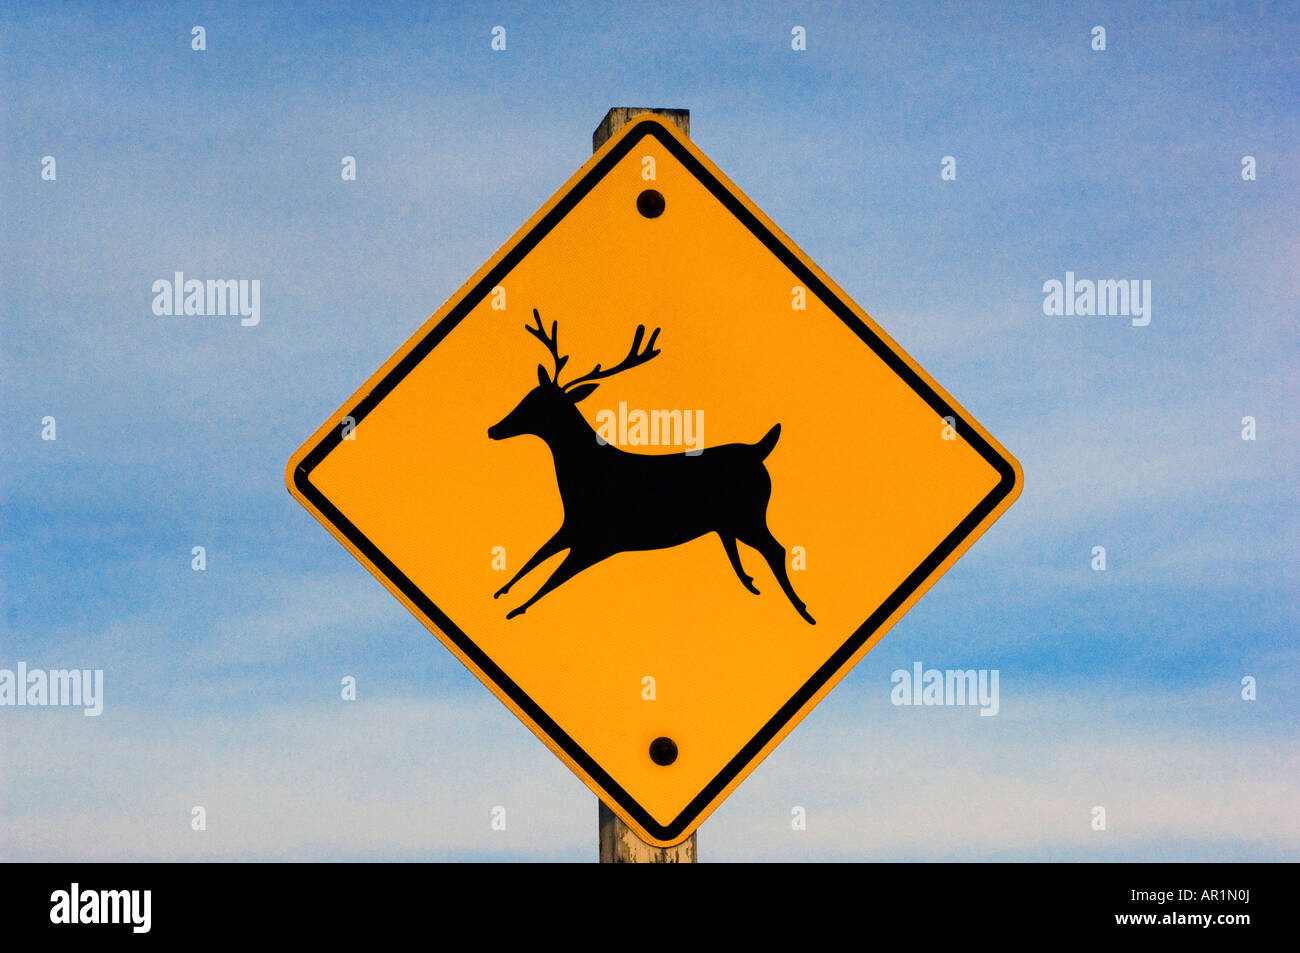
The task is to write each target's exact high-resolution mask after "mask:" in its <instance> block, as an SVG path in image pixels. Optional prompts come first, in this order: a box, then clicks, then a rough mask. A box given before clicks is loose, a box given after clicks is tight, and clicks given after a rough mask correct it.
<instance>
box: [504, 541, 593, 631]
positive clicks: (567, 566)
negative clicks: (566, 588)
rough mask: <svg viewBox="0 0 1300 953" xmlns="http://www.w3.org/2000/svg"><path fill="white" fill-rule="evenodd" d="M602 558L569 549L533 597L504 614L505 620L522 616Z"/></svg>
mask: <svg viewBox="0 0 1300 953" xmlns="http://www.w3.org/2000/svg"><path fill="white" fill-rule="evenodd" d="M604 558H605V557H604V556H592V555H591V554H590V553H578V552H576V551H574V550H572V549H570V550H569V555H567V556H565V557H564V561H563V562H561V563H560V564H559V565H558V566H556V567H555V572H553V573H551V578H549V579H547V580H546V582H544V583H542V588H540V589H538V590H537V591H536V592H535V593H533V597H532V598H531V599H529V600H528V601H527V602H525V603H524V604H523V605H520V606H516V607H515V608H513V609H511V610H510V611H509V612H508V613H506V618H507V619H513V618H514V617H515V616H517V615H523V614H524V613H525V612H527V611H528V607H529V606H531V605H532V604H533V603H534V602H536V601H537V600H538V599H540V598H542V596H544V595H546V594H547V593H548V592H550V591H551V590H552V589H554V588H555V587H556V586H558V585H560V583H562V582H566V581H568V580H569V579H572V578H573V577H574V576H576V575H577V574H578V573H580V572H582V571H583V570H584V569H586V568H587V567H588V566H592V565H594V564H596V563H598V562H600V561H601V560H602V559H604Z"/></svg>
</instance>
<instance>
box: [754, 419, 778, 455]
mask: <svg viewBox="0 0 1300 953" xmlns="http://www.w3.org/2000/svg"><path fill="white" fill-rule="evenodd" d="M780 436H781V425H780V424H777V425H776V426H775V427H773V428H772V429H771V430H769V431H768V432H767V435H766V436H765V437H763V439H762V440H760V441H759V442H758V443H756V444H754V449H755V450H757V451H758V459H760V460H766V459H767V455H768V454H769V453H771V452H772V448H773V447H775V446H776V441H777V440H778V439H779V438H780Z"/></svg>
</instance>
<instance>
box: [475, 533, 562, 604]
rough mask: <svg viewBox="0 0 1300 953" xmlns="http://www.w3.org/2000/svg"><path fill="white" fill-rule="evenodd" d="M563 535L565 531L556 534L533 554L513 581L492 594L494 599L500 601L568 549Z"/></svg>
mask: <svg viewBox="0 0 1300 953" xmlns="http://www.w3.org/2000/svg"><path fill="white" fill-rule="evenodd" d="M563 533H564V530H560V532H558V533H556V534H555V535H554V536H552V537H551V538H550V539H548V540H547V541H546V542H544V543H542V548H541V549H539V550H538V551H537V552H535V553H533V555H532V556H531V557H530V558H529V560H528V562H526V563H524V567H523V568H522V569H520V570H519V571H518V572H517V573H515V576H514V578H513V579H511V580H510V581H509V582H508V583H506V584H505V585H504V586H502V587H501V588H500V589H498V590H497V591H496V592H494V593H493V594H492V598H493V599H500V598H501V597H502V596H504V595H505V594H506V593H507V592H509V591H510V587H511V586H513V585H514V584H515V583H517V582H518V581H519V580H520V579H523V578H524V576H526V575H528V574H529V573H530V572H532V571H533V570H534V569H536V568H537V567H538V566H539V565H540V564H541V563H543V562H545V561H546V560H548V559H550V558H551V557H552V556H554V555H555V554H556V553H558V552H559V551H560V550H562V549H568V548H569V544H568V543H566V542H564V541H563V540H562V539H560V537H561V536H562V535H563Z"/></svg>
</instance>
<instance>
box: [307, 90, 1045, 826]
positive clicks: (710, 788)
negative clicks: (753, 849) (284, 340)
mask: <svg viewBox="0 0 1300 953" xmlns="http://www.w3.org/2000/svg"><path fill="white" fill-rule="evenodd" d="M945 418H947V419H945ZM287 480H288V484H289V489H290V491H291V492H292V493H293V495H294V496H295V497H296V498H297V499H298V500H299V501H300V502H301V503H302V504H303V505H304V506H305V507H307V509H308V510H310V511H311V513H312V514H313V515H314V516H315V517H316V518H317V519H319V520H320V521H321V523H323V524H324V525H325V527H326V528H327V529H329V531H330V532H332V533H333V534H334V535H335V536H336V537H337V538H338V540H339V541H340V542H341V543H343V545H345V546H346V547H347V548H348V549H349V550H350V551H351V552H352V554H353V555H355V556H356V557H357V559H359V560H360V561H361V562H362V564H364V565H365V566H366V568H367V569H369V570H370V571H371V572H372V573H374V575H375V576H376V577H377V578H378V579H379V580H380V581H381V582H382V583H383V584H384V585H385V586H387V587H388V589H389V590H390V591H391V592H392V593H393V595H395V596H396V597H397V598H398V599H400V600H401V601H402V602H403V603H404V604H405V605H406V607H407V608H408V609H410V610H411V612H413V613H415V615H416V616H417V617H418V618H419V619H420V620H421V621H422V622H423V623H424V624H425V625H426V626H428V627H429V629H430V630H431V631H432V632H433V633H434V634H435V635H436V636H437V637H438V638H439V639H440V640H441V641H442V642H443V644H444V645H446V646H447V648H448V649H450V650H451V651H452V652H453V653H454V654H455V655H456V657H457V658H459V659H460V660H461V661H462V662H463V663H464V664H465V665H466V666H468V667H469V668H470V670H471V671H473V672H474V674H475V675H477V676H478V678H479V679H480V680H482V682H483V683H484V684H485V685H487V686H488V687H489V688H490V689H491V690H492V691H493V692H494V693H496V695H497V697H499V698H500V699H501V701H502V702H504V703H505V704H506V705H507V706H508V707H509V708H510V710H511V711H513V712H514V713H515V714H516V715H517V716H518V717H519V718H520V719H522V720H523V721H524V723H525V724H527V725H528V726H529V727H530V728H531V729H532V730H533V731H534V732H535V733H536V734H537V736H538V737H539V738H541V739H542V740H543V741H544V742H545V743H546V744H547V745H548V746H549V747H550V748H551V750H553V751H554V752H555V753H556V755H558V756H559V757H560V758H561V759H562V760H563V761H564V762H565V763H566V764H567V765H568V766H569V767H570V768H572V769H573V771H574V772H575V773H577V774H578V776H579V777H581V778H582V780H583V781H584V782H586V784H587V785H588V786H589V787H590V788H591V789H592V790H593V791H594V792H595V793H596V794H597V795H598V796H599V797H600V798H601V799H602V800H604V801H605V803H607V804H608V805H609V806H610V807H611V808H612V809H613V810H614V811H615V812H616V813H617V814H618V815H619V816H620V817H621V818H622V819H623V820H624V821H625V822H626V823H627V824H628V825H630V826H631V827H632V829H633V830H635V831H636V832H637V834H638V835H639V836H640V837H641V838H643V839H644V840H646V841H649V842H651V843H654V844H659V845H661V846H666V845H669V844H674V843H677V842H679V841H681V840H683V839H684V838H685V837H687V836H688V835H689V834H690V833H691V832H692V831H693V830H694V829H695V828H696V827H697V826H698V825H699V824H700V822H701V821H702V820H703V819H704V818H705V817H706V816H708V814H709V813H710V812H711V811H712V810H713V809H714V808H715V807H717V805H718V804H719V803H720V802H721V801H722V800H723V798H725V797H726V796H727V795H728V794H729V793H730V792H731V791H732V790H733V789H734V788H735V787H736V785H737V784H739V783H740V781H741V780H742V779H743V778H744V777H745V776H746V775H747V774H748V773H749V772H750V771H752V770H753V769H754V767H755V765H757V764H758V762H759V761H760V760H761V759H762V758H763V757H764V756H765V755H766V754H767V753H768V752H769V751H771V750H772V748H774V747H775V746H776V745H777V744H778V743H779V742H780V741H781V739H782V738H784V737H785V735H786V734H788V733H789V731H790V730H791V729H792V728H793V727H794V725H795V724H796V723H797V722H798V721H799V719H801V718H802V717H803V716H804V715H805V714H807V713H808V711H809V710H811V709H812V707H813V706H814V705H815V704H817V702H818V701H820V700H821V698H822V697H823V696H824V695H825V694H826V693H827V692H828V691H830V689H831V688H832V687H833V686H834V685H835V683H836V682H838V681H839V680H840V679H841V678H843V677H844V675H845V674H846V673H847V672H848V671H849V669H850V668H852V666H853V665H854V664H855V663H856V662H857V661H858V660H859V659H860V658H862V656H863V655H865V654H866V653H867V651H868V650H869V649H870V648H871V647H872V646H873V645H874V644H875V643H876V642H877V641H878V640H879V639H880V637H881V636H882V635H883V634H884V633H885V632H886V631H887V630H888V629H889V627H890V626H891V625H893V623H894V622H896V621H897V620H898V619H899V617H901V616H902V614H903V613H904V612H906V611H907V610H908V609H909V608H910V607H911V606H912V604H913V603H915V602H916V600H917V599H918V598H920V596H921V594H922V593H923V592H925V590H926V589H928V588H929V587H930V586H931V585H932V584H933V583H934V581H935V580H936V579H937V578H938V577H939V576H940V575H941V574H942V573H943V572H944V571H945V570H947V568H948V567H949V566H951V565H952V563H953V562H954V561H955V560H956V559H957V558H958V557H959V556H960V555H961V554H962V553H963V552H964V551H965V550H966V549H967V548H968V547H969V546H970V545H971V544H972V543H973V542H974V540H975V539H976V538H977V537H978V536H979V535H980V534H981V533H983V532H984V530H986V529H987V528H988V527H989V525H991V524H992V523H993V521H994V520H996V519H997V518H998V517H999V516H1000V515H1001V514H1002V513H1003V512H1004V511H1005V510H1006V509H1007V507H1009V506H1010V505H1011V503H1012V501H1013V500H1014V499H1015V497H1016V496H1017V494H1018V493H1019V491H1020V484H1021V474H1020V467H1019V465H1018V464H1017V463H1016V461H1015V460H1014V459H1013V458H1012V457H1011V456H1010V455H1009V454H1008V453H1007V452H1006V451H1005V450H1004V449H1003V448H1002V447H1001V446H1000V445H999V444H998V443H997V441H995V440H994V439H993V438H992V437H991V436H990V435H989V434H988V433H987V432H986V431H985V430H984V428H983V427H981V426H980V425H979V424H978V423H977V422H976V421H975V420H974V419H973V418H972V417H971V416H970V415H969V414H968V413H966V411H965V410H963V409H962V408H961V406H960V405H958V404H957V402H956V401H954V400H953V399H952V397H950V396H949V395H948V394H947V393H946V392H945V391H944V390H943V389H942V388H941V387H940V386H939V385H938V384H936V383H935V382H934V381H933V380H932V379H931V378H930V377H929V375H928V374H926V373H925V371H923V370H922V369H921V368H920V367H918V366H917V364H916V363H915V362H914V361H913V360H912V359H911V358H910V357H908V356H907V355H906V354H904V353H903V351H902V350H901V349H900V348H899V347H898V346H897V345H896V344H894V342H893V341H891V340H890V339H889V338H888V337H887V336H886V335H885V333H884V332H883V331H881V330H880V328H878V327H877V326H876V324H875V323H874V322H873V321H872V320H871V318H869V317H868V316H867V315H866V313H865V312H863V311H862V309H861V308H859V307H858V306H857V305H855V304H854V303H853V302H852V301H850V300H849V298H848V297H847V296H846V295H845V294H844V293H843V292H842V291H840V289H839V288H837V287H836V286H835V284H834V283H833V282H832V281H831V280H830V279H829V278H828V277H826V276H825V275H824V274H823V273H822V272H821V271H820V270H819V269H818V268H817V266H816V265H814V264H813V263H812V262H811V261H810V260H809V259H808V257H807V256H805V255H804V254H803V253H802V252H801V251H800V250H799V249H798V248H796V247H795V246H794V244H793V243H792V242H791V241H790V240H789V239H788V238H786V237H785V235H784V234H782V232H781V231H780V230H779V229H777V227H776V226H775V225H773V224H772V223H771V222H770V221H769V220H768V219H767V217H766V216H764V215H763V213H762V212H761V211H759V210H758V208H756V207H755V206H754V204H753V203H752V202H750V201H749V199H748V198H746V197H745V196H744V195H743V194H742V193H741V192H740V190H739V189H737V188H736V187H735V186H734V185H733V184H732V183H731V182H730V181H729V180H728V179H727V178H726V176H724V175H723V174H722V173H721V172H720V171H719V170H718V169H717V168H716V167H715V166H714V165H713V163H712V162H710V161H709V160H708V158H706V157H705V156H704V154H703V153H702V152H700V150H699V149H698V148H696V147H695V145H693V144H692V143H691V142H690V141H689V140H687V139H685V138H684V137H683V136H682V135H681V134H680V133H678V132H677V130H676V129H675V128H673V127H672V126H671V125H668V124H665V123H664V122H661V121H660V120H659V119H657V118H655V117H653V116H649V115H647V116H643V117H638V118H637V119H636V120H634V121H633V122H631V123H629V124H628V125H627V126H625V127H624V129H623V130H622V131H621V132H620V133H619V134H618V135H616V136H614V137H613V138H611V139H610V141H609V142H608V143H606V144H605V145H604V146H603V147H602V148H601V149H600V151H599V152H598V153H596V155H594V156H593V157H592V159H591V160H590V161H589V162H587V163H586V164H585V165H584V166H583V167H582V168H581V169H579V170H578V172H577V173H576V174H575V175H574V176H573V178H571V179H570V180H569V181H568V182H567V183H566V184H565V185H564V187H563V188H562V189H560V190H559V192H557V193H556V194H555V196H554V197H553V198H552V199H551V200H550V201H549V202H547V203H546V205H545V206H544V207H543V208H542V209H541V210H540V211H538V212H537V214H536V215H534V216H533V217H532V219H530V220H529V221H528V223H527V224H526V225H524V226H523V228H521V229H520V230H519V231H518V232H517V233H516V234H515V235H514V236H513V237H512V238H511V239H510V241H508V242H507V243H506V244H505V246H504V247H503V248H502V249H501V250H500V251H498V252H497V253H496V255H494V256H493V257H492V259H491V260H490V261H489V262H488V263H487V264H485V265H484V266H483V267H482V268H481V269H480V270H479V271H478V273H477V274H475V275H474V277H473V278H471V279H470V280H469V282H467V283H466V284H465V286H464V287H463V288H461V289H460V290H459V291H458V292H457V293H456V294H455V295H454V296H453V297H452V299H451V300H450V301H448V302H447V303H446V304H445V305H444V306H443V307H442V309H441V310H439V311H438V313H437V314H435V315H434V316H433V317H431V318H430V319H429V320H428V321H427V322H426V323H425V324H424V326H423V327H421V328H420V329H419V330H418V331H417V332H416V333H415V335H414V336H413V337H412V338H411V339H410V340H409V341H407V342H406V344H404V345H403V346H402V348H401V349H400V350H398V352H397V353H396V354H394V355H393V356H392V357H391V358H390V359H389V360H388V361H387V363H385V364H384V366H383V367H381V368H380V369H379V370H378V371H376V372H375V373H374V374H373V375H372V376H371V378H370V379H369V380H368V381H366V383H365V384H364V385H363V386H362V387H361V388H360V389H359V390H358V391H357V392H356V393H355V394H353V395H352V397H350V398H348V400H347V401H346V402H345V403H344V404H343V406H342V407H340V408H339V409H338V411H337V412H336V413H334V414H333V415H331V416H330V418H329V419H328V420H326V422H325V423H324V424H323V425H322V426H321V427H320V429H319V430H318V431H317V432H316V433H315V434H314V435H313V436H312V437H311V439H310V440H308V441H307V442H306V443H305V444H303V446H302V447H301V448H300V449H299V450H298V451H297V452H296V453H295V454H294V455H293V457H292V458H291V459H290V461H289V465H288V471H287Z"/></svg>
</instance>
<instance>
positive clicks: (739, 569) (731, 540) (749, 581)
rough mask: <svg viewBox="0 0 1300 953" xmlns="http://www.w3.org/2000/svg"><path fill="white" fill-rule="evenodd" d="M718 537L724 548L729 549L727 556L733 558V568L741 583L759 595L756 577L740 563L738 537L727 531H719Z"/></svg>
mask: <svg viewBox="0 0 1300 953" xmlns="http://www.w3.org/2000/svg"><path fill="white" fill-rule="evenodd" d="M718 538H719V539H721V540H722V548H723V549H725V550H726V551H727V558H728V559H730V560H731V568H732V569H734V570H736V575H737V576H739V577H740V584H741V585H742V586H744V587H745V588H746V589H748V590H749V591H750V592H752V593H753V594H754V595H758V594H759V592H758V590H757V589H755V588H754V578H753V577H752V576H749V575H747V574H746V573H745V567H744V566H742V565H741V564H740V553H739V552H738V551H737V549H736V537H734V536H729V535H727V534H726V533H719V534H718Z"/></svg>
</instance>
